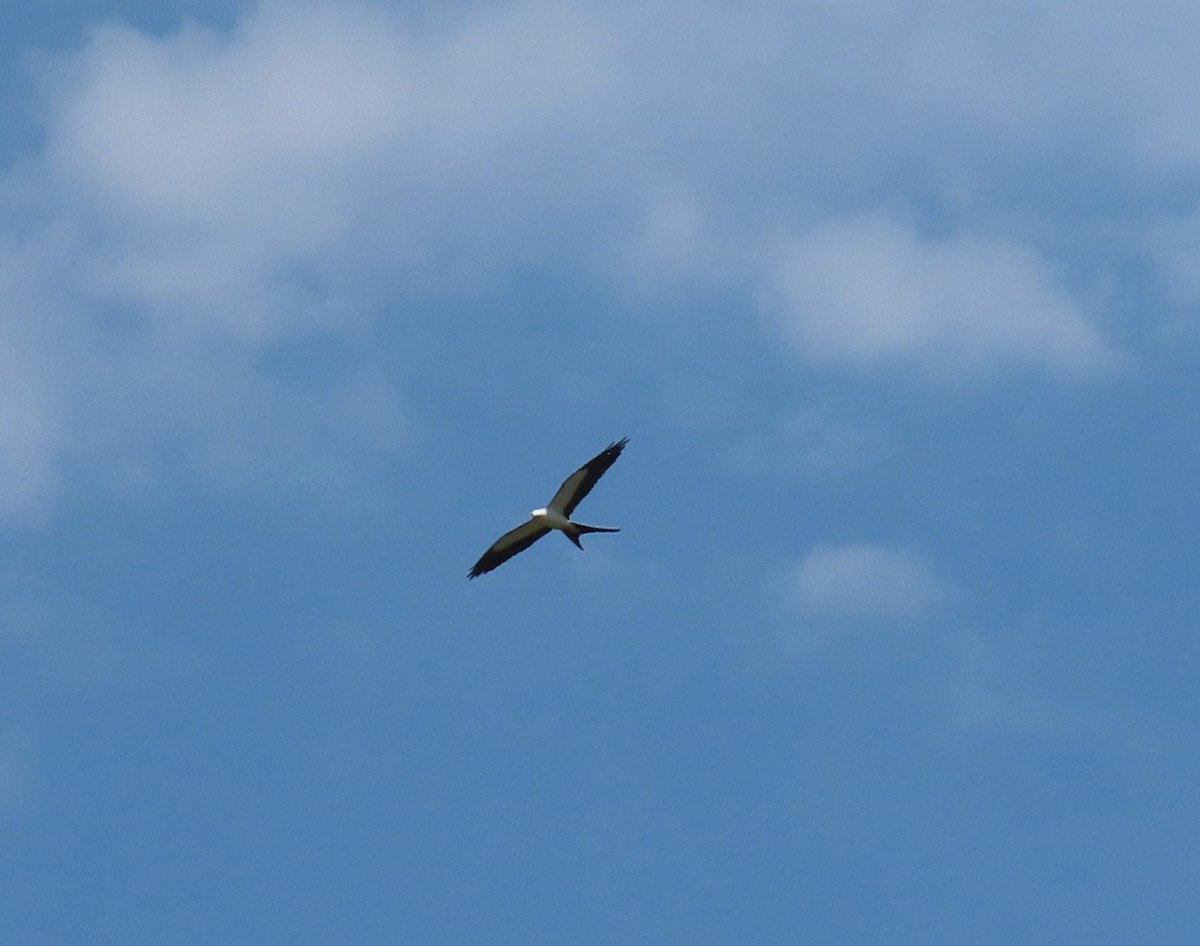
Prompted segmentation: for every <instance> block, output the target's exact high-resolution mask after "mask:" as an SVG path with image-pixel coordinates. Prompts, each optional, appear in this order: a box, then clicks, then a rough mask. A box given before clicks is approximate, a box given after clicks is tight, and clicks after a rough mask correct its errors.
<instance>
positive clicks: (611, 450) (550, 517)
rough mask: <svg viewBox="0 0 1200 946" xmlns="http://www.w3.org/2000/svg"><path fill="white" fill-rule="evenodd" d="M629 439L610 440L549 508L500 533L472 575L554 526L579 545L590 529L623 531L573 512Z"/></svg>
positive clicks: (565, 483) (498, 562) (505, 558)
mask: <svg viewBox="0 0 1200 946" xmlns="http://www.w3.org/2000/svg"><path fill="white" fill-rule="evenodd" d="M627 443H629V438H628V437H623V438H621V439H620V440H618V441H617V442H616V443H610V444H609V445H608V446H607V447H605V448H604V450H603V451H601V452H600V453H598V454H596V456H594V457H592V458H591V459H590V460H588V462H587V463H585V464H584V465H583V466H581V467H580V468H579V469H578V470H576V471H575V472H574V473H572V474H571V475H570V476H568V477H567V478H566V479H565V480H563V484H562V486H560V487H559V488H558V492H557V493H555V494H554V498H553V499H551V500H550V502H549V503H548V504H547V506H546V508H545V509H535V510H534V511H533V512H531V513H530V514H529V521H528V522H523V523H521V525H519V526H517V527H516V528H515V529H513V530H512V531H510V532H505V533H504V535H502V536H500V538H498V539H497V540H496V541H495V543H494V544H493V545H492V547H491V548H490V549H488V550H487V551H486V552H484V553H483V555H482V556H480V559H479V561H478V562H476V563H475V567H474V568H472V569H471V570H470V571H469V572H467V577H468V578H477V577H478V576H480V575H482V574H483V573H484V572H490V571H491V570H492V569H493V568H495V567H497V566H498V565H503V564H504V563H505V562H507V561H508V560H509V559H510V558H512V557H513V556H514V555H516V554H517V553H518V552H524V551H525V550H526V549H527V548H529V546H531V545H533V543H534V542H536V541H537V540H538V539H540V538H541V537H542V536H544V535H545V534H546V533H547V532H550V531H551V530H552V529H558V530H559V531H561V532H562V534H563V535H565V536H566V537H567V538H568V539H570V540H571V541H572V542H574V543H575V544H576V545H577V546H579V548H581V549H582V548H583V543H581V542H580V541H579V537H580V536H581V535H584V534H586V533H588V532H620V531H621V530H620V529H610V528H606V527H604V526H585V525H584V524H583V523H582V522H572V521H571V513H572V512H574V511H575V507H576V506H578V505H579V503H580V501H581V500H582V499H583V497H584V496H586V495H587V494H588V493H589V492H591V490H592V487H593V486H595V485H596V480H598V479H600V477H602V476H603V475H604V473H605V471H606V470H607V469H608V468H609V467H610V466H612V465H613V464H614V463H616V462H617V457H619V456H620V455H621V451H622V450H624V449H625V444H627Z"/></svg>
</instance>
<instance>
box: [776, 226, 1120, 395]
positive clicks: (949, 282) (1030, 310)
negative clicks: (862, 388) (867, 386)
mask: <svg viewBox="0 0 1200 946" xmlns="http://www.w3.org/2000/svg"><path fill="white" fill-rule="evenodd" d="M770 287H771V292H770V296H769V305H770V306H771V308H772V309H773V311H774V314H775V316H776V319H777V321H778V324H779V326H780V328H781V330H782V331H783V332H784V334H785V335H786V336H787V337H788V338H789V339H790V340H791V341H792V342H793V343H794V344H795V346H796V347H797V349H798V350H799V351H800V352H801V354H803V355H804V356H805V357H807V358H811V359H813V360H817V361H833V362H844V363H849V364H855V365H863V366H869V367H878V366H888V365H895V364H900V365H905V366H915V367H917V368H919V369H921V370H923V371H926V372H928V373H930V374H932V375H935V376H944V377H951V378H964V377H970V376H973V375H978V373H980V372H981V371H982V372H991V371H993V370H994V369H996V368H997V367H1000V366H1003V365H1006V364H1017V365H1020V364H1025V365H1034V366H1037V367H1041V368H1045V369H1048V370H1051V371H1056V372H1065V373H1068V374H1085V373H1092V372H1096V371H1100V370H1103V369H1105V368H1109V367H1112V366H1113V365H1114V364H1115V363H1116V362H1117V361H1118V358H1117V356H1116V355H1115V354H1114V353H1113V352H1112V351H1111V350H1110V349H1109V348H1108V347H1107V346H1106V345H1105V343H1104V342H1103V341H1102V340H1101V339H1100V337H1099V336H1098V334H1097V333H1096V332H1095V330H1094V329H1093V328H1092V327H1091V326H1090V325H1089V324H1088V322H1087V320H1086V319H1085V318H1084V316H1083V314H1082V312H1081V311H1080V310H1079V308H1078V306H1077V305H1075V304H1074V303H1073V302H1072V301H1071V299H1070V298H1069V297H1068V296H1067V295H1066V294H1065V293H1064V292H1062V291H1061V290H1060V289H1059V288H1057V287H1056V286H1055V284H1054V281H1053V279H1052V278H1051V275H1050V273H1049V272H1048V270H1047V267H1046V266H1045V265H1044V264H1043V263H1042V262H1041V261H1040V260H1039V259H1038V258H1037V256H1036V255H1035V254H1034V253H1032V252H1030V251H1029V250H1027V249H1025V248H1023V247H1021V246H1018V245H1015V244H1012V243H1009V242H1006V241H999V240H987V239H981V238H977V237H972V236H961V237H955V238H949V239H934V240H923V239H921V238H919V237H918V236H917V235H916V234H915V233H914V232H912V231H911V230H910V229H908V228H905V227H902V226H899V225H897V224H896V223H894V222H892V221H890V220H887V219H885V218H880V217H868V218H859V219H853V220H845V221H835V222H833V223H830V224H827V225H825V226H822V227H818V228H816V229H814V230H812V231H810V232H808V233H806V234H805V235H803V236H801V237H798V238H795V239H793V240H790V241H787V242H786V243H785V245H784V246H783V247H782V248H781V250H780V252H779V258H778V262H777V264H776V266H775V267H774V270H773V272H772V274H771V278H770Z"/></svg>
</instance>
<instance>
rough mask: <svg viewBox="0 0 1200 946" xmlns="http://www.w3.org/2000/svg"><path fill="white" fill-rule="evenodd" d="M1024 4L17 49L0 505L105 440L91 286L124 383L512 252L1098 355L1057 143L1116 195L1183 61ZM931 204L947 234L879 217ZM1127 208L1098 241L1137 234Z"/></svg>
mask: <svg viewBox="0 0 1200 946" xmlns="http://www.w3.org/2000/svg"><path fill="white" fill-rule="evenodd" d="M1189 9H1190V8H1187V7H1185V6H1184V5H1179V7H1178V9H1174V8H1172V9H1171V10H1170V11H1167V12H1169V13H1170V16H1169V17H1167V20H1168V21H1170V20H1172V18H1174V21H1178V22H1180V23H1182V24H1184V25H1186V24H1187V23H1190V22H1192V20H1193V19H1194V14H1193V13H1190V12H1188V10H1189ZM1034 15H1035V14H1031V13H1030V12H1029V11H1025V10H1022V11H1021V12H1020V13H1019V14H1017V13H1010V12H1008V11H1003V10H998V9H992V10H989V9H986V8H975V7H962V8H954V9H951V8H950V7H947V6H946V5H945V4H936V3H929V4H917V6H916V7H904V8H901V7H899V6H897V5H895V4H892V3H887V2H874V0H868V2H865V3H856V4H849V5H847V4H838V3H832V2H817V3H814V4H809V5H806V6H805V7H804V8H803V9H802V10H801V9H798V8H796V7H795V5H788V4H777V3H772V2H761V3H753V4H751V5H749V6H746V7H739V8H738V9H737V10H736V12H731V11H730V10H729V9H728V8H727V7H725V6H722V5H720V4H715V3H699V4H694V5H692V6H690V7H688V8H687V9H679V8H671V7H664V6H661V5H659V6H655V5H649V6H647V5H646V4H643V3H636V4H635V3H628V2H623V0H614V2H605V3H600V4H592V5H588V6H587V7H586V8H584V7H580V6H579V5H576V4H568V3H562V2H556V0H519V2H503V3H494V4H478V5H475V4H455V5H451V6H450V7H446V8H440V9H439V10H437V11H436V12H428V11H427V12H426V13H424V14H422V15H421V16H420V17H417V16H415V15H409V14H407V13H405V12H402V11H400V10H398V9H397V8H395V7H394V6H390V5H385V4H381V3H375V2H369V0H362V2H346V3H334V2H319V0H318V2H302V3H284V2H267V3H264V4H262V5H261V6H258V7H255V8H254V9H253V10H252V11H250V12H248V13H247V14H246V15H245V16H244V17H243V18H242V19H241V20H240V21H239V22H238V23H237V24H236V25H235V26H234V27H233V28H231V29H228V30H215V29H210V28H207V27H204V26H201V25H197V24H192V25H188V26H186V27H185V28H183V29H181V30H179V31H177V32H175V33H170V34H165V35H160V36H150V35H146V34H142V33H139V32H136V31H134V30H130V29H126V28H121V27H115V26H107V27H103V28H100V29H98V30H96V31H95V33H94V34H93V35H92V37H91V39H90V40H89V42H88V43H87V44H86V45H85V47H84V48H82V49H81V50H78V51H76V52H73V53H67V54H65V55H60V56H58V57H57V58H51V59H49V60H47V61H46V62H45V63H44V64H43V68H42V73H43V77H44V80H45V86H46V89H47V102H48V112H47V115H46V121H45V129H44V132H45V133H44V141H45V145H44V149H43V150H42V151H41V152H40V153H39V154H37V155H32V156H30V157H29V159H28V160H27V161H26V162H25V165H24V167H23V168H22V170H21V171H20V173H18V172H17V171H15V170H13V171H11V172H10V173H9V174H7V175H6V177H5V180H4V181H3V183H2V185H0V191H2V192H3V195H4V210H5V220H6V223H5V228H6V229H7V230H8V232H7V234H6V235H0V236H3V238H4V249H3V253H5V254H7V255H8V258H9V260H12V259H13V258H16V257H22V258H23V259H24V260H26V261H28V260H30V259H34V260H35V261H36V264H37V265H36V266H35V267H34V269H35V271H36V272H40V273H41V274H42V275H41V276H40V277H38V278H37V279H31V278H30V277H22V278H23V279H25V282H26V285H25V286H24V287H23V289H22V293H23V294H22V295H21V297H20V298H21V300H22V301H21V303H20V306H19V307H18V309H19V312H18V314H17V315H15V316H12V317H11V318H12V319H14V320H15V321H16V322H18V323H19V324H17V325H16V326H15V327H14V326H13V325H6V326H5V328H4V330H3V331H2V332H0V348H2V349H3V351H4V352H5V354H3V355H0V357H5V358H8V359H9V360H10V361H12V362H14V363H19V364H20V365H22V366H24V367H23V369H22V371H23V373H22V374H20V375H18V374H8V375H6V379H5V380H4V381H3V382H0V383H3V384H4V385H5V393H6V394H7V395H8V398H7V400H8V403H9V404H24V405H25V407H23V408H21V410H20V419H21V421H22V422H21V423H18V424H15V425H14V426H12V427H11V429H10V430H9V431H7V432H6V433H5V434H3V435H2V437H0V451H2V454H0V471H3V472H0V477H2V478H3V481H4V482H3V483H2V484H0V509H3V508H11V507H13V506H17V505H21V504H22V503H25V502H27V501H28V502H32V501H33V500H32V497H33V496H35V495H37V494H42V495H45V494H47V493H48V492H49V491H51V490H52V488H53V487H52V485H51V482H52V480H53V478H54V470H55V467H56V465H57V464H58V460H59V458H60V457H61V456H62V455H63V453H64V451H66V450H68V449H69V448H70V447H71V445H72V444H73V443H74V442H76V441H77V439H78V437H79V434H80V431H81V430H82V431H85V432H89V433H91V434H92V435H93V436H94V437H96V438H100V437H101V435H102V429H103V428H96V426H95V425H94V424H92V423H91V422H90V420H89V418H90V417H91V416H92V415H93V410H94V408H93V403H92V402H94V400H95V397H96V391H97V389H96V388H94V387H88V386H87V385H81V384H80V383H79V382H77V381H76V380H74V379H75V378H77V377H79V376H81V375H91V376H93V377H95V376H98V375H99V374H100V373H101V369H99V368H97V367H95V366H87V365H85V364H84V363H85V362H86V361H87V359H88V355H87V349H88V347H89V346H90V345H91V344H92V343H93V342H97V341H99V342H101V343H104V342H111V341H112V338H113V336H112V335H111V333H109V334H108V335H106V334H105V333H104V332H103V331H102V330H101V328H100V327H99V326H98V325H97V324H96V323H97V320H102V319H103V318H106V317H108V316H109V315H112V314H113V313H116V314H117V315H118V316H119V317H120V318H121V319H124V320H125V323H126V328H127V330H128V338H129V339H131V344H130V346H129V352H130V353H135V352H141V353H142V354H144V355H145V357H146V358H147V359H149V360H150V361H152V362H153V364H145V365H134V364H133V363H132V361H131V360H130V359H129V358H127V359H126V364H125V370H127V371H130V372H133V373H134V374H135V375H140V376H142V377H143V378H144V379H145V382H144V384H143V385H142V390H143V392H148V391H150V390H151V389H152V387H153V385H155V384H157V383H158V381H157V380H156V379H157V378H158V377H160V376H162V375H166V376H168V377H169V376H171V374H172V372H171V370H170V369H169V368H164V361H165V360H167V359H171V358H176V357H186V356H183V355H182V353H183V352H191V353H192V354H193V356H195V355H197V354H201V355H202V357H204V358H206V359H212V361H210V364H209V369H203V368H195V370H194V371H193V370H192V365H191V364H190V363H189V364H187V365H186V368H187V370H184V371H183V372H182V374H183V375H185V376H186V375H188V374H192V375H193V376H199V375H203V374H204V373H205V372H206V370H208V371H209V372H210V373H215V374H228V375H233V376H240V377H241V383H242V387H243V389H244V390H251V389H254V388H255V384H254V379H255V371H256V369H255V368H254V366H253V365H251V364H250V363H249V360H248V359H247V358H246V357H245V354H246V353H247V352H253V351H257V350H261V349H262V348H263V347H264V346H270V345H272V344H276V343H279V342H281V341H289V340H294V339H296V338H309V337H316V336H318V335H319V334H320V333H329V334H330V335H331V336H334V337H337V338H344V337H347V336H349V335H354V334H355V333H359V335H360V336H369V335H370V333H371V332H373V331H375V330H376V329H377V328H378V326H379V324H380V322H381V320H382V318H383V317H384V316H383V315H382V314H381V313H380V310H379V306H378V302H379V300H380V299H381V298H387V299H388V300H389V301H391V302H396V300H399V302H398V304H395V305H393V306H390V307H389V312H388V315H387V316H386V317H388V318H404V317H411V316H409V315H408V312H407V311H406V307H405V305H404V302H406V301H409V300H411V299H414V298H419V297H421V296H422V295H423V294H424V295H428V293H429V292H430V291H431V290H432V291H434V292H446V293H470V292H479V291H481V290H484V291H486V290H487V289H488V288H489V287H491V286H493V285H495V284H496V283H495V282H494V279H495V277H496V276H497V274H502V273H505V272H506V271H508V270H509V269H510V268H511V267H512V266H513V265H514V264H517V265H526V264H528V263H530V262H532V263H533V264H534V265H535V266H538V267H543V268H544V269H546V270H553V271H555V272H563V273H568V274H569V273H574V274H580V273H582V274H586V276H587V277H589V278H592V279H596V280H597V281H601V282H607V283H608V284H609V285H610V286H612V287H619V288H620V289H621V290H622V291H623V292H626V293H628V294H629V295H630V296H631V297H633V300H634V305H641V306H643V307H645V308H647V309H648V310H658V309H666V308H668V306H666V305H662V303H663V302H664V301H666V302H669V303H672V304H673V305H674V308H675V311H677V312H680V313H685V314H686V317H693V315H692V313H694V312H696V311H703V309H702V307H695V306H689V305H687V304H686V300H687V298H688V296H687V294H688V293H695V294H696V295H697V296H701V297H705V298H708V297H712V296H714V295H719V298H720V299H721V300H722V302H723V303H728V304H730V306H731V308H735V309H736V308H739V307H740V308H741V309H742V310H743V311H744V312H746V313H747V315H746V329H745V330H746V331H747V332H753V331H757V330H760V329H761V323H757V322H756V321H755V320H754V318H753V314H752V313H753V311H754V292H755V290H756V288H757V290H759V291H760V292H761V293H762V295H763V297H764V298H766V299H767V300H769V304H770V306H771V307H772V312H773V315H774V317H775V318H776V325H777V327H778V328H779V329H781V330H782V332H783V334H784V336H785V337H787V338H789V339H790V340H791V341H792V342H793V343H794V346H795V350H796V351H797V352H799V353H800V355H801V356H802V357H803V358H807V359H816V360H823V361H825V362H828V363H830V364H842V365H851V366H855V367H859V368H862V367H868V368H873V367H877V366H887V367H888V368H889V369H894V370H896V371H898V372H902V371H909V372H918V373H926V374H935V375H947V374H948V375H957V376H962V375H964V374H971V375H973V376H974V375H977V374H986V373H987V372H991V371H996V370H1000V369H1003V368H1005V367H1008V366H1017V367H1020V366H1032V367H1034V368H1037V369H1041V370H1044V371H1046V372H1049V373H1051V374H1056V375H1062V374H1068V375H1069V374H1088V373H1094V372H1097V371H1100V370H1102V369H1104V368H1105V367H1108V366H1110V365H1112V364H1114V363H1116V362H1117V361H1119V360H1120V359H1119V357H1118V356H1117V355H1115V354H1114V352H1113V350H1112V348H1111V347H1110V346H1109V345H1108V344H1107V343H1106V342H1105V340H1104V339H1103V338H1101V336H1100V334H1099V333H1098V332H1097V330H1096V328H1095V326H1094V317H1093V315H1092V313H1091V312H1089V311H1087V310H1086V309H1085V306H1084V305H1083V303H1082V302H1081V301H1080V300H1082V299H1085V298H1091V297H1093V296H1094V295H1095V293H1094V291H1090V290H1094V287H1088V286H1086V285H1085V286H1082V287H1080V286H1079V276H1078V274H1079V273H1080V272H1081V271H1086V270H1087V267H1078V266H1077V267H1075V268H1073V269H1072V268H1071V267H1070V266H1069V265H1065V264H1066V263H1069V262H1070V260H1071V257H1072V254H1079V253H1080V252H1086V250H1087V245H1086V244H1081V243H1080V240H1081V239H1083V238H1082V237H1080V236H1079V235H1078V234H1080V233H1089V232H1093V230H1092V229H1091V228H1088V227H1080V226H1079V221H1080V215H1081V214H1082V213H1083V212H1084V209H1086V212H1087V213H1094V201H1092V200H1091V198H1092V197H1093V196H1094V195H1093V193H1092V192H1091V191H1089V190H1088V188H1087V187H1086V186H1085V187H1081V188H1079V189H1078V190H1076V191H1071V188H1063V187H1061V186H1060V185H1061V184H1062V183H1064V172H1063V170H1062V169H1063V168H1064V167H1069V168H1070V169H1071V171H1070V172H1069V177H1070V180H1069V181H1067V183H1070V184H1072V185H1074V183H1075V178H1076V177H1078V176H1080V175H1079V174H1076V169H1082V171H1081V172H1080V174H1082V175H1083V176H1084V177H1086V173H1083V172H1086V171H1087V169H1089V168H1097V169H1101V170H1098V171H1096V172H1095V174H1096V175H1099V176H1103V177H1104V186H1105V187H1106V188H1108V189H1109V190H1110V191H1113V190H1115V192H1117V193H1118V195H1119V196H1120V197H1121V198H1122V199H1127V198H1129V197H1131V196H1132V197H1138V196H1139V194H1140V192H1139V191H1137V188H1138V187H1140V186H1142V184H1143V183H1144V181H1145V179H1146V178H1147V177H1150V178H1151V179H1153V178H1154V175H1159V174H1164V173H1174V172H1176V171H1178V170H1179V169H1182V170H1184V171H1187V170H1188V169H1191V168H1194V166H1195V163H1196V162H1197V161H1200V153H1198V152H1197V149H1196V148H1195V142H1194V140H1193V139H1194V135H1192V133H1191V132H1187V131H1186V130H1187V129H1189V128H1194V127H1198V126H1197V123H1196V122H1190V123H1189V121H1188V118H1189V116H1193V114H1194V113H1195V108H1196V107H1195V104H1194V102H1193V101H1192V100H1191V99H1189V98H1188V96H1187V95H1186V90H1187V89H1190V88H1192V87H1194V85H1195V82H1194V81H1192V80H1194V79H1195V78H1196V77H1197V73H1198V71H1200V70H1198V69H1197V67H1196V65H1195V61H1194V57H1192V56H1191V55H1190V50H1187V51H1186V55H1185V54H1184V50H1182V49H1181V50H1179V51H1175V50H1174V47H1171V48H1170V50H1169V54H1168V55H1166V56H1165V57H1156V56H1155V55H1153V54H1152V50H1153V49H1154V48H1155V44H1156V42H1157V41H1159V40H1160V39H1161V38H1162V31H1163V27H1162V25H1161V24H1159V23H1158V22H1157V18H1145V17H1139V16H1135V15H1132V14H1130V15H1113V16H1108V17H1097V16H1095V15H1094V13H1093V12H1091V11H1082V10H1080V9H1078V8H1076V7H1072V6H1070V5H1067V4H1051V5H1050V7H1048V8H1040V9H1039V11H1036V17H1037V29H1036V30H1034V31H1031V30H1030V28H1029V24H1028V22H1027V20H1028V17H1030V16H1034ZM1181 35H1182V34H1181ZM1064 49H1069V50H1071V53H1072V56H1071V59H1070V68H1065V67H1064V62H1065V61H1066V60H1064V58H1063V56H1062V55H1061V53H1062V52H1063V50H1064ZM1114 56H1117V57H1118V59H1119V61H1120V63H1121V68H1119V69H1116V68H1114V67H1113V66H1112V62H1113V57H1114ZM1164 70H1165V72H1164ZM1193 98H1194V97H1193ZM1066 159H1070V160H1066ZM1060 191H1065V192H1067V196H1066V197H1064V198H1063V199H1062V201H1060V202H1057V203H1055V202H1049V203H1048V202H1047V201H1045V200H1043V199H1042V198H1043V197H1044V195H1045V194H1047V193H1054V194H1055V195H1057V194H1058V193H1059V192H1060ZM881 206H886V207H888V208H890V210H889V213H893V214H894V216H892V217H885V216H881V215H880V213H879V212H878V211H877V210H875V211H872V208H878V207H881ZM930 207H932V208H933V217H934V218H935V219H936V222H937V224H938V226H939V227H942V229H943V231H944V232H950V233H953V234H955V235H954V236H952V237H949V238H940V239H926V238H923V237H922V236H919V235H918V234H917V233H915V232H913V231H911V230H909V229H907V228H905V227H903V226H900V225H898V224H896V223H895V222H893V220H895V219H901V214H902V213H903V212H904V211H903V210H897V209H896V208H906V209H907V210H908V211H910V212H909V213H908V217H909V218H910V219H917V218H920V219H925V217H924V216H922V215H921V214H918V213H917V212H916V210H917V209H925V208H930ZM821 220H824V221H830V220H832V221H834V222H833V223H825V224H816V225H814V221H821ZM10 223H11V225H10ZM1130 226H1131V225H1128V224H1123V223H1120V222H1118V223H1117V225H1116V228H1115V232H1116V233H1117V236H1116V237H1115V238H1114V241H1113V246H1112V247H1111V249H1112V252H1113V253H1114V255H1115V256H1118V257H1119V256H1120V255H1121V254H1122V253H1125V252H1128V253H1133V252H1137V251H1138V250H1140V249H1141V247H1142V245H1143V241H1142V240H1141V234H1140V233H1138V232H1134V231H1133V230H1131V229H1130ZM780 233H785V234H799V235H798V236H796V237H795V238H794V239H789V240H785V241H782V242H780V241H777V240H776V239H775V235H776V234H780ZM50 236H53V239H50ZM1035 246H1036V247H1037V248H1038V249H1037V250H1034V249H1033V248H1034V247H1035ZM1067 270H1070V271H1071V273H1072V275H1073V277H1074V279H1075V281H1074V282H1073V283H1072V284H1071V288H1070V290H1068V288H1067V287H1066V283H1065V282H1064V281H1060V280H1059V278H1058V275H1059V273H1061V272H1064V271H1067ZM39 280H40V281H39ZM664 288H666V289H669V290H670V292H667V293H664V292H663V289H664ZM709 311H711V308H710V309H709ZM47 312H49V313H52V316H51V321H52V322H53V323H54V324H53V325H52V326H51V327H49V328H48V327H47V326H45V325H44V324H43V323H44V322H45V321H46V318H47V315H46V313H47ZM72 319H73V320H75V321H74V322H71V320H72ZM64 320H65V321H64ZM64 326H67V328H66V329H65V330H64ZM676 327H677V326H676ZM57 332H63V334H64V335H65V336H66V337H68V338H70V337H74V338H75V339H83V340H84V342H79V341H75V342H72V343H71V344H68V345H67V346H65V348H64V347H63V346H61V345H59V344H58V341H59V340H61V338H59V339H58V340H56V338H55V337H53V336H54V335H55V333H57ZM85 343H86V344H85ZM664 344H666V343H665V342H664ZM231 352H232V354H231ZM341 380H342V381H343V382H344V383H345V384H347V385H349V386H350V387H353V386H354V385H356V384H357V383H358V379H354V378H349V377H347V378H343V379H341ZM125 385H126V387H128V388H134V387H137V384H136V382H135V380H134V379H133V378H130V379H127V380H126V382H125ZM180 390H182V387H181V388H180ZM183 400H184V399H183V398H182V397H168V398H166V399H165V401H166V402H168V403H182V401H183ZM163 423H164V424H167V425H169V422H168V421H165V420H164V421H163ZM181 423H182V421H181ZM210 423H211V422H210ZM6 497H7V498H6ZM22 497H24V498H22Z"/></svg>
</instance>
